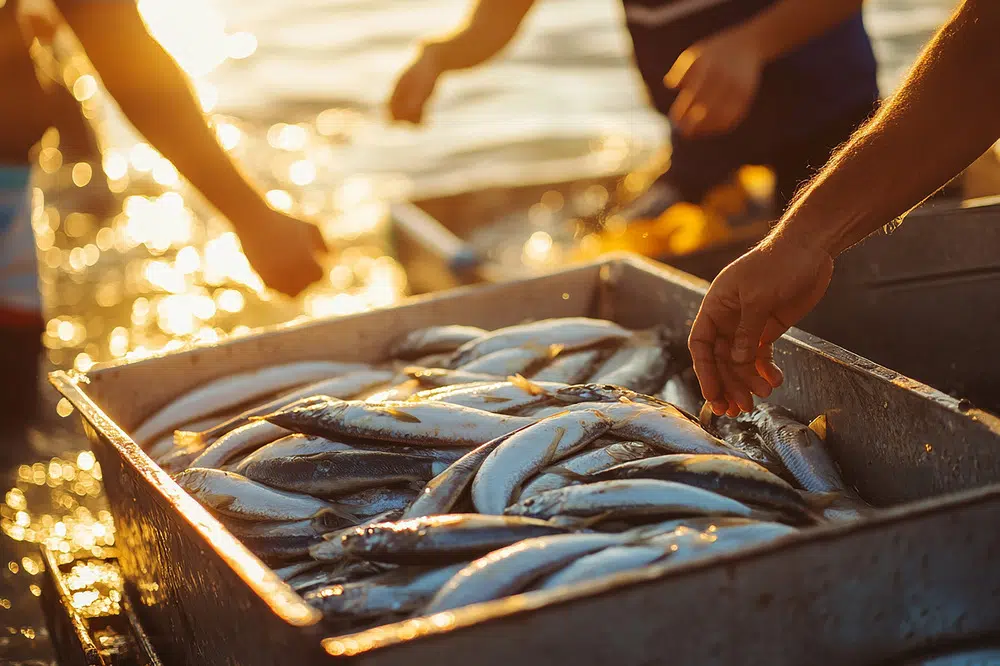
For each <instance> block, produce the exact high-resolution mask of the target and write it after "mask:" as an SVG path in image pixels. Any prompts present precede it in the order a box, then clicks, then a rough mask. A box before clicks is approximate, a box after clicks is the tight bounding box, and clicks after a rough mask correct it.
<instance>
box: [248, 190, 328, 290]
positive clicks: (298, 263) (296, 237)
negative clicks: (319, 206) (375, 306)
mask: <svg viewBox="0 0 1000 666" xmlns="http://www.w3.org/2000/svg"><path fill="white" fill-rule="evenodd" d="M239 236H240V244H241V245H242V246H243V252H244V254H246V256H247V259H248V260H249V261H250V265H251V266H253V269H254V270H255V271H257V274H258V275H260V277H261V279H262V280H263V281H264V284H266V285H267V286H268V287H270V288H271V289H274V290H276V291H280V292H281V293H283V294H286V295H288V296H296V295H297V294H298V293H299V292H301V291H302V290H303V289H305V288H306V287H308V286H309V285H311V284H312V283H313V282H316V281H317V280H319V279H320V278H322V277H323V269H322V267H321V266H320V263H319V257H320V256H321V255H322V254H325V253H326V251H327V247H326V243H325V242H324V241H323V234H322V233H321V232H320V230H319V227H317V226H316V225H314V224H310V223H309V222H304V221H302V220H299V219H296V218H294V217H290V216H288V215H285V214H283V213H279V212H278V211H275V210H271V209H268V211H267V213H265V215H264V216H263V217H262V218H257V219H255V220H254V224H253V226H252V227H248V228H244V229H240V231H239Z"/></svg>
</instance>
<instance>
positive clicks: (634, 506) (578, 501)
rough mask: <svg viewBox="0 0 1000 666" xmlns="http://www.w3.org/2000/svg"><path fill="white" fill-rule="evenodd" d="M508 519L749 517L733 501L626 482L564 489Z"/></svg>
mask: <svg viewBox="0 0 1000 666" xmlns="http://www.w3.org/2000/svg"><path fill="white" fill-rule="evenodd" d="M505 513H506V514H508V515H513V516H529V517H531V518H541V519H543V520H544V519H547V518H551V517H553V516H556V515H560V514H561V515H566V516H582V517H589V516H599V515H602V514H603V515H606V516H607V517H613V518H631V517H635V516H671V515H672V516H692V515H706V514H711V515H723V516H727V515H728V516H743V517H751V516H752V515H754V512H753V510H752V509H751V508H750V507H748V506H747V505H745V504H742V503H740V502H737V501H736V500H733V499H729V498H728V497H723V496H722V495H719V494H717V493H713V492H710V491H708V490H702V489H701V488H695V487H693V486H686V485H684V484H682V483H675V482H673V481H655V480H651V479H629V480H626V481H599V482H597V483H590V484H587V485H582V486H567V487H566V488H560V489H558V490H550V491H548V492H544V493H541V494H539V495H535V496H534V497H529V498H527V499H526V500H524V501H523V502H520V503H518V504H515V505H514V506H511V507H508V508H507V510H506V511H505Z"/></svg>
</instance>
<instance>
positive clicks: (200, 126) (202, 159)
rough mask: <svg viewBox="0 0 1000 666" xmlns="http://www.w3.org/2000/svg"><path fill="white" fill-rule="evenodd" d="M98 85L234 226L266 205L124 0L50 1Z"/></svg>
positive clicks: (178, 73) (180, 75)
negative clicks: (96, 76) (98, 78)
mask: <svg viewBox="0 0 1000 666" xmlns="http://www.w3.org/2000/svg"><path fill="white" fill-rule="evenodd" d="M57 5H58V6H59V9H60V11H61V12H62V14H63V16H64V17H65V19H66V22H67V23H68V24H69V26H70V27H71V28H72V29H73V32H74V33H75V34H76V36H77V38H78V39H79V40H80V43H81V44H82V45H83V48H84V50H85V51H86V52H87V56H88V57H89V58H90V61H91V62H92V63H93V65H94V68H95V69H96V70H97V72H98V74H100V76H101V80H102V81H103V82H104V85H105V87H106V88H107V89H108V92H109V93H111V96H112V97H114V99H115V101H116V102H118V105H119V106H120V107H121V109H122V111H123V112H124V113H125V115H126V116H127V117H128V119H129V120H130V121H131V122H132V124H133V125H135V128H136V129H137V130H139V132H141V133H142V135H143V136H145V137H146V139H147V140H148V141H149V142H150V143H151V144H152V145H153V146H154V147H155V148H156V149H157V150H158V151H159V152H160V153H162V154H163V156H164V157H166V158H167V159H169V160H170V161H171V162H173V164H174V166H176V167H177V169H178V170H179V171H180V172H181V173H182V174H183V175H184V177H185V178H187V179H188V180H189V181H190V182H191V184H192V185H194V186H195V187H196V188H197V189H198V190H199V191H200V192H201V193H202V194H203V195H205V197H206V198H207V199H208V200H209V201H211V202H212V204H213V205H215V207H216V208H218V209H219V211H220V212H222V214H223V215H225V216H226V217H227V218H229V220H230V221H231V222H232V223H233V225H234V227H236V229H237V230H240V229H241V228H243V227H245V226H246V225H247V224H251V223H252V221H253V220H254V219H255V218H258V217H262V216H264V215H265V214H266V210H267V204H266V203H265V202H264V200H263V198H262V197H261V195H260V193H259V192H258V191H257V190H256V189H254V188H253V187H252V186H251V185H250V183H249V182H248V181H247V179H246V178H245V177H244V175H243V174H242V173H241V171H240V169H239V168H238V167H237V166H236V164H235V163H234V162H233V161H232V160H231V159H230V157H229V156H228V155H227V154H226V152H225V151H224V150H223V149H222V147H221V146H220V145H219V143H218V141H217V140H216V137H215V135H214V133H213V132H212V130H211V129H210V128H209V126H208V124H207V122H206V120H205V117H204V115H203V114H202V111H201V107H200V105H199V103H198V100H197V98H196V97H195V95H194V92H193V91H192V89H191V86H190V84H189V82H188V79H187V77H186V76H185V74H184V72H183V71H181V69H180V67H179V66H178V65H177V63H176V61H175V60H174V59H173V58H172V57H170V55H169V54H168V53H167V52H166V51H164V50H163V47H161V46H160V44H159V43H158V42H157V41H156V40H155V39H154V38H153V37H152V36H151V35H150V34H149V32H148V31H147V30H146V27H145V24H144V23H143V21H142V17H141V16H140V15H139V12H138V10H137V9H136V8H135V6H134V5H133V4H132V3H129V2H79V1H78V0H57Z"/></svg>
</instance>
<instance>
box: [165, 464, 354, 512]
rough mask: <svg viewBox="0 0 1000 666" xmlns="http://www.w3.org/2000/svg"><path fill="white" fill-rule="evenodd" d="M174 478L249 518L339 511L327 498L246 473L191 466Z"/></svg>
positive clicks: (222, 508) (205, 499) (204, 499)
mask: <svg viewBox="0 0 1000 666" xmlns="http://www.w3.org/2000/svg"><path fill="white" fill-rule="evenodd" d="M174 481H176V482H177V484H178V485H179V486H180V487H181V488H183V489H184V490H186V491H188V492H189V493H191V495H192V496H193V497H194V498H195V499H196V500H198V501H199V502H201V503H202V504H204V505H205V506H207V507H209V508H210V509H212V510H213V511H216V512H218V513H222V514H225V515H227V516H232V517H234V518H243V519H245V520H303V519H305V518H313V517H314V516H317V515H319V514H321V513H324V512H333V513H334V514H338V513H339V512H338V511H337V507H336V505H333V504H330V503H329V502H324V501H323V500H319V499H316V498H315V497H309V496H308V495H300V494H298V493H289V492H285V491H283V490H275V489H274V488H268V487H267V486H265V485H262V484H260V483H255V482H253V481H251V480H250V479H247V478H246V477H244V476H240V475H239V474H235V473H233V472H223V471H222V470H218V469H199V468H196V467H191V468H188V469H186V470H184V471H183V472H181V473H180V474H178V475H177V476H175V477H174Z"/></svg>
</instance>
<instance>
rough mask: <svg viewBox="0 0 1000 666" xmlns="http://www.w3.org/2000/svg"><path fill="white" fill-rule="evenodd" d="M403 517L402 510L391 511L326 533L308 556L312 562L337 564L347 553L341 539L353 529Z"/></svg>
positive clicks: (310, 550)
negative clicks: (319, 561)
mask: <svg viewBox="0 0 1000 666" xmlns="http://www.w3.org/2000/svg"><path fill="white" fill-rule="evenodd" d="M402 515H403V510H402V509H391V510H388V511H384V512H382V513H378V514H376V515H374V516H372V517H370V518H368V519H366V520H364V521H362V522H361V523H358V524H357V525H352V526H350V527H345V528H343V529H339V530H335V531H333V532H327V533H326V534H324V535H323V541H322V542H321V543H318V544H316V545H315V546H313V547H312V548H310V549H309V556H310V557H312V558H313V559H314V560H321V561H324V562H339V561H341V560H343V559H344V558H345V557H347V553H345V552H344V546H343V544H342V543H341V537H343V536H344V535H345V534H347V533H348V532H353V531H354V530H355V529H357V528H360V527H364V526H366V525H374V524H375V523H384V522H390V521H393V520H398V519H399V518H400V517H401V516H402Z"/></svg>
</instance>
